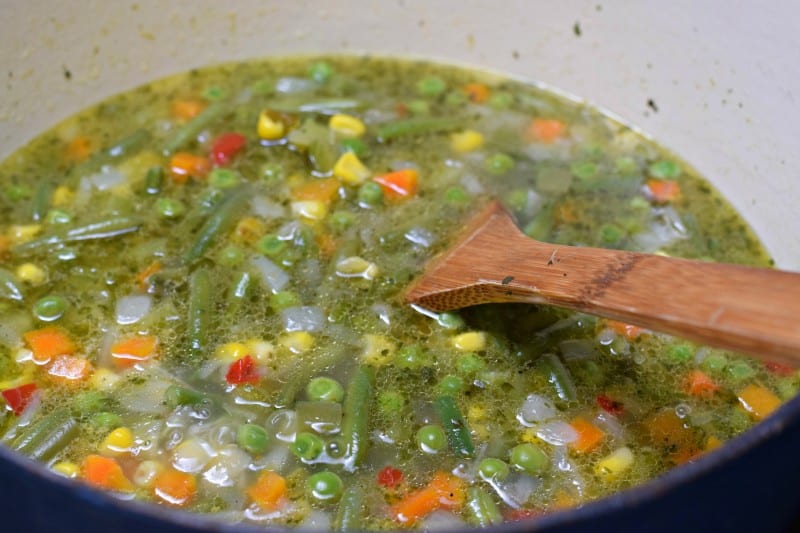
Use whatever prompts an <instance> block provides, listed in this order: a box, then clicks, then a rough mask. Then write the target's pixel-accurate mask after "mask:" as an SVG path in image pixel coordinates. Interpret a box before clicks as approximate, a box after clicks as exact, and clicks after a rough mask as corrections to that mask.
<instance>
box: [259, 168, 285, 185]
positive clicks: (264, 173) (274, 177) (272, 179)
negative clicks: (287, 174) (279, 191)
mask: <svg viewBox="0 0 800 533" xmlns="http://www.w3.org/2000/svg"><path fill="white" fill-rule="evenodd" d="M261 177H262V178H263V179H264V181H265V182H267V184H270V185H271V184H275V183H277V182H279V181H281V180H283V167H282V166H281V165H279V164H277V163H264V165H263V166H262V167H261Z"/></svg>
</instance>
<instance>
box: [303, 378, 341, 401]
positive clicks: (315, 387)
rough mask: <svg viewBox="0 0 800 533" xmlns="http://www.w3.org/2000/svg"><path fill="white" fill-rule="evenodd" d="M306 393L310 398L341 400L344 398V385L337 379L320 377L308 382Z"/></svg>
mask: <svg viewBox="0 0 800 533" xmlns="http://www.w3.org/2000/svg"><path fill="white" fill-rule="evenodd" d="M306 394H307V395H308V398H309V399H310V400H327V401H330V402H341V401H342V400H343V399H344V387H342V385H341V384H340V383H339V382H338V381H336V380H335V379H332V378H327V377H318V378H314V379H312V380H311V381H309V382H308V385H307V386H306Z"/></svg>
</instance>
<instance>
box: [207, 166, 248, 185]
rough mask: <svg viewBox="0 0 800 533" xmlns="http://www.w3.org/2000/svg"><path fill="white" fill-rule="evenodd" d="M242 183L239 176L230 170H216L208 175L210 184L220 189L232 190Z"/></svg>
mask: <svg viewBox="0 0 800 533" xmlns="http://www.w3.org/2000/svg"><path fill="white" fill-rule="evenodd" d="M240 181H241V180H240V179H239V174H238V173H237V172H235V171H233V170H231V169H229V168H215V169H214V170H212V171H211V173H210V174H209V175H208V184H209V185H211V186H212V187H216V188H218V189H230V188H231V187H235V186H236V185H238V184H239V182H240Z"/></svg>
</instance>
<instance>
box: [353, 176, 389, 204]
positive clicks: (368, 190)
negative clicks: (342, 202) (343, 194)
mask: <svg viewBox="0 0 800 533" xmlns="http://www.w3.org/2000/svg"><path fill="white" fill-rule="evenodd" d="M381 202H383V189H382V188H381V186H380V185H378V184H377V183H375V182H374V181H366V182H364V183H363V184H362V185H361V187H359V188H358V203H359V205H362V206H376V205H379V204H380V203H381Z"/></svg>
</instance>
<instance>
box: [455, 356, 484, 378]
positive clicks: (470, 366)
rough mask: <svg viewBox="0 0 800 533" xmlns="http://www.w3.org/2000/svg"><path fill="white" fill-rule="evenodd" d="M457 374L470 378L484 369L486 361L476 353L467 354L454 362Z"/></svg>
mask: <svg viewBox="0 0 800 533" xmlns="http://www.w3.org/2000/svg"><path fill="white" fill-rule="evenodd" d="M456 369H457V370H458V371H459V373H461V374H464V375H467V376H471V375H474V374H477V373H478V372H482V371H483V370H485V369H486V361H484V360H483V359H481V357H480V356H479V355H478V354H476V353H467V354H464V355H462V356H461V357H459V358H458V359H457V360H456Z"/></svg>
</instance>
